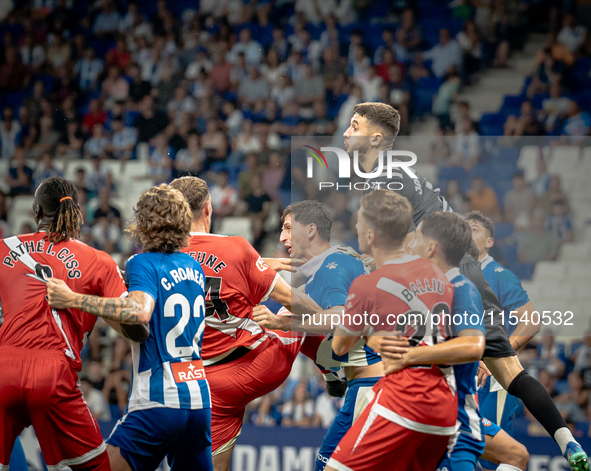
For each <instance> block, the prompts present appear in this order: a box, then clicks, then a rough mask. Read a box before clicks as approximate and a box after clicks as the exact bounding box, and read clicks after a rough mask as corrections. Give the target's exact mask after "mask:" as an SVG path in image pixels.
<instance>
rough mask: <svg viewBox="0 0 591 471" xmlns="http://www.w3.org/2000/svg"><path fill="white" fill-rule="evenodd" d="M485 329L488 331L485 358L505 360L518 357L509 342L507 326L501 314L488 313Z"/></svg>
mask: <svg viewBox="0 0 591 471" xmlns="http://www.w3.org/2000/svg"><path fill="white" fill-rule="evenodd" d="M491 312H492V316H491ZM484 327H485V329H486V334H485V338H486V346H485V347H484V354H483V355H482V356H483V357H492V358H504V357H512V356H514V355H516V353H515V350H514V349H513V347H512V346H511V343H510V342H509V334H508V333H507V326H506V325H505V324H504V323H503V316H502V314H501V313H500V312H497V311H489V312H487V313H486V315H485V316H484Z"/></svg>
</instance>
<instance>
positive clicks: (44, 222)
mask: <svg viewBox="0 0 591 471" xmlns="http://www.w3.org/2000/svg"><path fill="white" fill-rule="evenodd" d="M52 220H53V218H51V219H46V218H43V219H41V220H40V221H39V224H37V232H39V231H46V232H47V229H49V225H50V224H51V221H52Z"/></svg>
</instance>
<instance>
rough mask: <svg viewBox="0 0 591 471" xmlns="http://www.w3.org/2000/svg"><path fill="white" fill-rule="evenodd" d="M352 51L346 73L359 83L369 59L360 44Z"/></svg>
mask: <svg viewBox="0 0 591 471" xmlns="http://www.w3.org/2000/svg"><path fill="white" fill-rule="evenodd" d="M353 51H354V52H353V57H352V58H350V59H349V69H348V74H349V75H350V76H352V77H353V81H354V82H355V83H359V81H360V80H361V79H362V78H363V77H364V76H365V74H366V73H367V69H368V68H369V67H370V65H371V61H370V60H369V57H367V55H366V54H365V50H364V49H363V46H362V45H357V46H355V48H354V50H353ZM296 83H297V82H296Z"/></svg>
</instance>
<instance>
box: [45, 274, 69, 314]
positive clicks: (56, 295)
mask: <svg viewBox="0 0 591 471" xmlns="http://www.w3.org/2000/svg"><path fill="white" fill-rule="evenodd" d="M74 296H75V293H74V292H73V291H72V290H71V289H70V287H69V286H68V285H67V284H66V282H65V281H63V280H60V279H58V278H48V279H47V301H48V302H49V305H50V306H51V307H54V308H56V309H67V308H69V307H72V301H73V300H74Z"/></svg>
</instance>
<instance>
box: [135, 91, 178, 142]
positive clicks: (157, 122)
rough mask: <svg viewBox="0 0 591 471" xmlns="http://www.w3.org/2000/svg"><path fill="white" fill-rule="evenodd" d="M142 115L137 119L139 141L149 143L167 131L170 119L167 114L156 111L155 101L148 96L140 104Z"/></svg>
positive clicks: (136, 126)
mask: <svg viewBox="0 0 591 471" xmlns="http://www.w3.org/2000/svg"><path fill="white" fill-rule="evenodd" d="M139 110H140V115H139V116H138V117H137V118H136V119H135V122H134V127H135V128H136V129H137V133H138V141H139V142H148V141H150V140H151V139H152V138H153V137H155V136H156V135H158V134H160V133H161V132H162V131H164V130H165V129H166V127H167V126H168V124H169V122H170V121H169V119H168V117H167V116H166V113H164V112H162V111H160V110H156V109H155V107H154V99H153V98H152V97H151V96H150V95H146V96H145V97H144V98H143V99H142V101H141V102H140V107H139Z"/></svg>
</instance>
